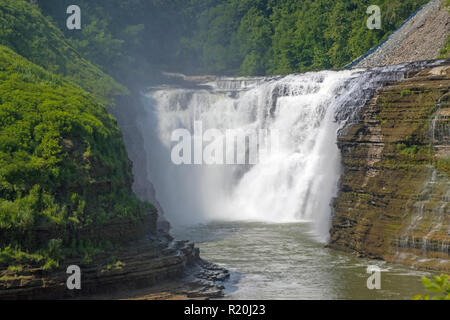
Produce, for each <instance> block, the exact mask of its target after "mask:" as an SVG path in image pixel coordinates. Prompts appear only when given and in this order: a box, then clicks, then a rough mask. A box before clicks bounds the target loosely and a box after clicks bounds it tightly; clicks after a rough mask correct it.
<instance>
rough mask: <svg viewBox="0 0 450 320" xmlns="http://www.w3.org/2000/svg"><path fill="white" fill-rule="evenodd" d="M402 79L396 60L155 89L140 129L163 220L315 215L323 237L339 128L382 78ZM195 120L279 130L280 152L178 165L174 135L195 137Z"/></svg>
mask: <svg viewBox="0 0 450 320" xmlns="http://www.w3.org/2000/svg"><path fill="white" fill-rule="evenodd" d="M401 77H403V72H402V67H400V66H399V67H396V68H392V67H391V68H384V69H381V68H380V69H377V70H372V71H370V72H369V71H363V70H352V71H323V72H314V73H313V72H312V73H305V74H298V75H290V76H286V77H277V78H255V79H252V78H249V79H232V78H227V79H219V80H217V81H215V82H211V83H207V84H204V85H202V86H201V87H198V88H190V89H186V88H179V87H178V88H175V87H158V88H152V89H150V90H149V92H148V93H147V94H146V95H145V96H144V99H145V100H146V106H147V107H146V116H145V117H143V118H141V119H140V121H139V122H140V123H139V126H140V130H141V132H142V135H143V137H144V141H145V146H144V149H145V151H146V152H147V157H148V159H149V161H148V172H147V174H148V176H149V180H150V181H152V182H153V184H154V185H155V187H156V193H157V194H156V196H157V198H158V200H159V201H160V203H161V205H162V207H163V208H164V211H165V214H166V217H167V218H168V220H169V221H170V222H171V223H172V224H174V225H177V224H195V223H202V222H209V221H213V220H233V221H234V220H249V221H264V222H277V223H282V222H295V221H311V222H313V225H314V231H315V234H316V235H317V236H318V237H319V239H320V240H322V241H326V240H327V237H328V230H329V221H330V211H331V208H330V201H331V200H332V198H333V197H334V195H335V193H336V186H337V182H338V179H339V175H340V154H339V150H338V148H337V146H336V138H337V134H338V131H339V130H340V129H342V128H343V126H344V125H345V123H346V122H347V121H348V120H352V119H353V118H354V117H355V115H356V111H357V110H358V108H359V107H361V106H362V105H364V103H365V102H366V101H367V99H368V98H370V96H371V94H372V93H373V91H374V89H376V88H377V87H379V86H380V82H383V81H389V80H393V79H399V78H401ZM199 121H201V123H202V126H203V130H207V129H217V130H218V131H219V132H222V133H223V134H224V133H225V132H226V131H227V130H231V131H232V132H233V131H236V132H237V131H239V132H243V133H244V134H245V133H246V132H249V131H252V130H261V129H266V130H273V131H277V132H278V133H279V140H278V148H277V152H270V153H267V154H265V155H263V156H262V159H260V161H259V162H258V163H257V164H254V165H175V164H174V163H173V162H172V161H171V151H172V148H173V146H174V143H173V141H172V140H171V138H172V133H173V132H174V131H175V130H177V129H181V128H183V129H187V130H188V131H189V132H191V133H192V134H194V125H195V123H196V122H199ZM222 138H223V137H222ZM233 151H235V150H233ZM192 152H193V153H194V150H193V151H192ZM225 152H229V150H225ZM237 152H245V153H247V152H248V150H240V151H239V150H237ZM238 156H239V154H238ZM261 160H262V161H261Z"/></svg>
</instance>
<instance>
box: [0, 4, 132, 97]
mask: <svg viewBox="0 0 450 320" xmlns="http://www.w3.org/2000/svg"><path fill="white" fill-rule="evenodd" d="M52 2H53V3H54V2H55V1H52ZM62 12H63V13H65V10H64V11H62ZM0 25H1V26H2V27H1V28H0V45H4V46H7V47H9V48H11V49H12V50H14V51H15V52H16V53H18V54H20V55H21V56H23V57H25V58H27V59H28V60H30V61H31V62H33V63H35V64H37V65H39V66H41V67H43V68H44V69H46V70H47V71H49V72H51V73H53V74H58V75H62V76H65V77H66V78H67V79H69V80H71V81H72V82H74V83H76V84H78V85H79V86H80V87H82V88H83V89H85V90H86V91H88V92H89V93H91V94H93V95H94V96H95V97H96V98H98V99H100V100H101V101H102V102H105V103H108V104H111V103H112V100H111V98H113V97H114V96H117V95H121V94H124V93H126V92H127V90H126V89H125V88H124V87H123V86H121V85H119V84H117V83H116V82H115V81H114V80H113V79H112V78H111V77H110V76H108V75H106V74H105V73H103V72H102V71H101V70H100V69H99V68H98V67H95V66H94V65H92V64H91V63H90V62H88V61H87V60H85V59H83V58H82V57H81V55H80V53H78V52H77V51H75V50H74V49H73V48H72V47H71V46H70V45H69V43H68V41H67V40H66V39H65V38H64V35H63V33H62V32H61V31H60V30H59V29H58V28H57V27H55V26H54V25H53V24H51V23H50V22H49V21H48V20H47V19H45V17H44V16H43V15H42V14H41V13H40V11H39V10H38V9H37V8H35V7H33V6H31V5H30V4H29V3H28V2H27V1H24V0H0Z"/></svg>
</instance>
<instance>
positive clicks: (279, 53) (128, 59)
mask: <svg viewBox="0 0 450 320" xmlns="http://www.w3.org/2000/svg"><path fill="white" fill-rule="evenodd" d="M426 2H427V0H370V1H369V0H350V1H349V0H339V1H328V0H277V1H275V0H188V1H186V0H172V1H158V0H133V1H131V0H128V1H123V0H96V1H95V2H94V1H90V0H78V1H77V4H79V5H80V7H81V8H82V12H83V25H84V26H83V28H82V30H81V31H80V32H73V31H69V30H67V28H65V20H64V18H65V16H64V14H63V13H64V12H65V9H66V7H67V6H68V5H69V4H72V1H70V0H61V1H58V4H55V1H53V0H40V1H39V6H40V7H41V8H42V10H43V12H44V13H45V14H46V15H50V16H51V17H52V19H53V20H54V21H55V23H57V24H58V25H59V26H60V28H61V30H62V31H63V32H64V33H65V35H66V36H67V37H68V38H70V43H71V44H72V45H73V46H74V47H75V48H76V49H77V50H78V51H79V52H81V53H82V54H83V55H85V56H86V57H88V58H89V59H90V60H91V61H93V62H95V63H97V64H98V65H100V66H102V67H103V68H104V70H109V71H111V70H114V72H113V75H114V76H116V77H118V78H121V79H123V78H127V74H129V70H133V76H134V77H137V76H139V75H140V76H143V75H142V73H143V72H151V70H154V69H155V67H156V68H157V69H158V68H163V69H167V70H169V69H172V71H176V72H185V73H191V74H192V73H193V74H200V73H213V74H227V75H267V74H287V73H293V72H299V71H307V70H318V69H328V68H340V67H343V66H344V65H346V64H347V63H349V62H351V61H352V60H353V59H355V58H357V57H358V56H360V55H361V54H363V53H365V52H366V51H367V50H368V49H370V48H371V47H373V46H375V45H376V44H378V43H379V41H380V40H382V39H384V38H385V37H386V36H387V35H388V34H389V33H390V32H392V31H393V30H395V29H396V28H397V27H398V26H399V25H400V24H401V23H402V22H403V21H404V19H406V18H407V17H408V16H409V15H410V14H411V13H413V12H414V11H415V10H417V9H418V8H419V7H420V6H421V5H423V4H425V3H426ZM370 5H379V6H380V8H381V13H382V29H381V30H369V29H368V28H367V26H366V21H367V18H368V17H369V15H368V14H367V13H366V10H367V8H368V7H369V6H370ZM145 66H147V67H148V68H146V67H145ZM150 66H151V67H150ZM167 70H166V71H167ZM128 78H129V77H128Z"/></svg>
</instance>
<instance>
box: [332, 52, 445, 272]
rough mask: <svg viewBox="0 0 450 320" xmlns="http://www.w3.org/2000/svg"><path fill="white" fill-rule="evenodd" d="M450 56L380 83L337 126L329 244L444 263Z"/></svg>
mask: <svg viewBox="0 0 450 320" xmlns="http://www.w3.org/2000/svg"><path fill="white" fill-rule="evenodd" d="M449 88H450V61H449V60H447V61H446V62H445V63H444V64H442V65H441V66H439V67H434V68H428V69H424V70H420V69H418V70H412V71H409V72H408V73H407V74H406V77H405V79H404V80H402V81H399V82H395V83H391V84H390V85H387V86H385V87H383V88H380V89H379V90H378V91H377V92H376V94H375V96H374V97H373V99H371V101H370V102H369V103H368V104H367V105H366V106H365V107H364V108H363V109H362V110H361V111H360V117H359V119H360V120H359V121H357V123H355V124H353V125H351V126H350V127H348V128H346V129H344V130H343V131H342V132H341V134H340V136H339V138H338V145H339V148H340V149H341V152H342V159H343V160H342V165H343V174H342V178H341V181H340V186H339V190H340V192H339V194H338V196H337V198H336V199H335V201H334V204H333V220H332V229H331V239H330V244H329V246H330V247H332V248H337V249H341V250H348V251H353V252H357V253H359V254H360V255H364V256H368V257H371V258H380V259H385V260H387V261H393V262H401V263H405V264H409V265H413V266H416V267H420V268H429V269H435V270H442V271H446V272H448V271H449V270H450V260H449V244H450V202H449V199H450V179H449V176H450V145H449V142H450V93H449Z"/></svg>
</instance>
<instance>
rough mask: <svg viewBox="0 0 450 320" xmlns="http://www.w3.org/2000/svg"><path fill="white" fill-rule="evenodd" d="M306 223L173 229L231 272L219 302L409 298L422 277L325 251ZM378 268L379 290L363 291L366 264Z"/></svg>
mask: <svg viewBox="0 0 450 320" xmlns="http://www.w3.org/2000/svg"><path fill="white" fill-rule="evenodd" d="M310 230H311V226H310V225H309V223H306V222H305V223H283V224H277V223H260V222H221V223H219V222H215V223H209V224H200V225H196V226H191V227H184V228H181V227H179V228H176V229H175V230H173V233H174V235H175V236H176V237H177V238H179V239H189V240H192V241H195V242H196V245H197V246H198V247H199V248H200V254H201V257H202V258H203V259H205V260H208V261H211V262H214V263H216V264H218V265H220V266H222V267H224V268H226V269H228V270H230V272H231V277H230V280H229V281H228V282H226V283H225V287H226V289H225V293H226V297H225V299H250V300H253V299H257V300H258V299H302V300H303V299H305V300H309V299H320V300H322V299H327V300H329V299H411V298H412V297H413V296H414V295H416V294H419V293H423V285H422V282H421V280H420V277H421V276H422V275H425V276H428V277H430V276H431V275H430V274H428V273H426V272H423V271H417V270H414V269H412V268H409V267H405V266H401V265H396V264H390V263H387V262H384V261H379V260H370V259H365V258H359V257H356V256H354V255H352V254H347V253H342V252H338V251H335V250H332V249H328V248H325V246H324V244H323V243H322V242H319V241H317V238H316V236H314V235H313V234H312V233H311V232H310ZM371 265H374V266H378V267H380V268H381V270H382V272H381V289H380V290H369V289H368V288H367V279H368V278H369V277H370V274H368V273H367V267H368V266H371Z"/></svg>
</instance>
